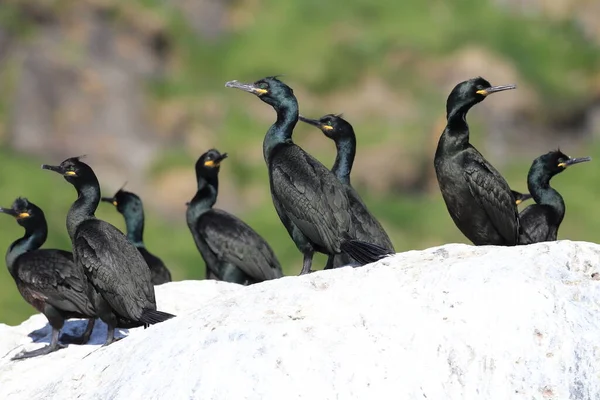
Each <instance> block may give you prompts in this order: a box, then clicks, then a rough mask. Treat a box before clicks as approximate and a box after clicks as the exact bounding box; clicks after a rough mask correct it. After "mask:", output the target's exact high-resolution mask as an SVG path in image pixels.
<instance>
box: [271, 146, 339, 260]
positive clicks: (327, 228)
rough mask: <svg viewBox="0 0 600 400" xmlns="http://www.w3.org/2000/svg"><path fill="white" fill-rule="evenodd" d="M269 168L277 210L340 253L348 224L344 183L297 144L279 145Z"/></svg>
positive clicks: (317, 240) (315, 241) (329, 248)
mask: <svg viewBox="0 0 600 400" xmlns="http://www.w3.org/2000/svg"><path fill="white" fill-rule="evenodd" d="M270 167H271V168H270V169H271V171H270V172H271V181H272V187H271V190H272V194H273V197H275V198H276V200H277V201H279V203H280V207H281V209H278V212H280V211H283V212H285V213H286V215H287V217H288V218H289V219H290V221H291V222H293V223H294V224H295V225H296V226H297V227H298V229H300V231H301V232H302V233H303V234H304V235H305V236H306V237H307V238H308V239H309V240H310V241H312V242H313V243H315V244H317V245H318V246H321V247H323V248H325V249H327V250H330V251H333V252H339V251H340V241H341V240H340V239H342V238H344V236H345V235H346V234H347V233H348V230H349V228H350V224H351V221H350V213H349V211H348V207H349V203H348V197H347V196H346V190H345V188H344V186H342V184H341V183H340V182H339V181H338V179H337V178H336V177H335V175H333V174H332V173H331V171H329V170H328V169H327V168H326V167H325V166H324V165H323V164H321V163H320V162H319V161H317V160H316V159H314V158H313V157H311V156H310V155H309V154H307V153H306V152H305V151H304V150H302V149H301V148H300V147H298V146H296V145H286V146H281V147H280V149H279V151H277V152H276V153H275V154H274V156H273V158H272V160H271V165H270ZM274 200H275V199H274ZM276 208H279V207H276Z"/></svg>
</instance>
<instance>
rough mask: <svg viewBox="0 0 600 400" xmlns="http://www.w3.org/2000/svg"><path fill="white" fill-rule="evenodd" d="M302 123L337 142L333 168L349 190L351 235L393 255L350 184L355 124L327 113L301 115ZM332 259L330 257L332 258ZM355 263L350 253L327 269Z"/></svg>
mask: <svg viewBox="0 0 600 400" xmlns="http://www.w3.org/2000/svg"><path fill="white" fill-rule="evenodd" d="M298 118H299V119H300V121H302V122H306V123H307V124H310V125H313V126H316V127H317V128H319V129H320V130H321V132H323V134H324V135H325V136H327V137H328V138H329V139H331V140H333V141H334V142H335V147H336V150H337V155H336V157H335V162H334V163H333V167H332V168H331V172H333V174H334V175H335V176H336V177H337V178H338V180H339V181H340V182H341V183H342V184H343V185H344V187H345V188H346V195H347V196H348V200H349V202H350V211H351V218H352V228H351V231H350V233H351V234H352V235H353V236H355V237H356V238H357V239H358V240H362V241H364V242H367V243H373V244H376V245H379V246H381V247H383V248H385V249H388V250H389V251H390V252H395V251H396V250H395V249H394V245H393V244H392V241H391V240H390V238H389V236H388V234H387V233H386V232H385V230H384V229H383V227H382V226H381V224H380V223H379V221H377V219H376V218H375V217H374V216H373V215H372V214H371V213H370V212H369V210H368V209H367V206H366V205H365V203H364V202H363V201H362V199H361V198H360V196H359V195H358V193H357V192H356V190H354V188H353V187H352V184H351V183H350V172H351V171H352V165H353V163H354V156H355V155H356V135H355V134H354V128H352V125H350V123H349V122H348V121H346V120H345V119H343V118H342V117H341V115H334V114H327V115H324V116H322V117H321V118H319V119H318V120H316V119H310V118H306V117H303V116H302V115H299V116H298ZM329 260H331V258H330V259H329ZM350 264H356V260H353V259H352V258H351V257H350V256H348V255H347V254H344V253H342V254H340V255H337V256H335V257H334V260H333V266H332V265H327V266H326V267H325V269H329V268H338V267H341V266H344V265H350Z"/></svg>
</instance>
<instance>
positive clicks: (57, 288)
mask: <svg viewBox="0 0 600 400" xmlns="http://www.w3.org/2000/svg"><path fill="white" fill-rule="evenodd" d="M16 271H17V274H16V275H17V278H18V279H19V281H20V282H21V284H23V285H24V286H25V287H26V289H27V292H28V293H29V295H31V296H33V297H35V298H36V299H37V300H42V301H44V302H46V303H48V304H50V305H52V306H54V307H56V308H57V309H59V310H62V311H69V312H73V313H79V314H82V315H87V316H94V315H95V311H94V307H93V305H92V303H91V302H90V300H89V299H88V293H87V291H88V286H87V285H88V283H87V279H86V277H85V275H84V273H83V270H82V269H81V267H77V266H76V265H75V263H74V262H73V255H72V254H71V253H70V252H68V251H63V250H54V249H42V250H35V251H30V252H27V253H25V254H23V255H21V256H20V257H19V258H18V259H17V265H16Z"/></svg>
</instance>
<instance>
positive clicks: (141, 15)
mask: <svg viewBox="0 0 600 400" xmlns="http://www.w3.org/2000/svg"><path fill="white" fill-rule="evenodd" d="M539 3H540V2H537V1H533V0H532V1H522V0H518V1H517V0H502V1H501V0H498V1H492V0H458V1H454V2H448V1H442V0H439V1H438V0H427V1H423V0H405V1H401V2H400V1H391V0H384V1H378V2H375V1H371V0H329V1H327V2H324V1H322V0H321V1H317V0H302V1H297V2H292V1H289V2H285V1H275V0H263V1H261V0H231V1H224V0H222V1H219V0H197V1H189V0H130V1H128V2H119V1H116V0H77V1H75V0H38V1H33V0H8V1H6V2H3V5H2V7H0V88H1V90H0V169H1V171H2V173H1V178H0V189H1V190H0V193H1V198H0V202H1V204H0V205H2V206H9V205H10V204H11V203H12V201H13V200H14V198H15V197H17V196H25V197H28V198H29V199H30V200H31V201H33V202H34V203H36V204H38V205H39V206H40V207H42V208H43V209H44V211H45V213H46V216H47V218H48V220H49V225H50V235H49V239H48V242H47V244H46V247H58V248H63V249H68V248H69V247H70V242H69V239H68V236H67V234H66V231H65V216H66V212H67V210H68V208H69V206H70V204H71V203H72V201H73V200H74V199H75V191H74V189H73V188H72V187H71V186H70V185H69V184H67V183H66V182H64V180H63V179H62V178H60V177H59V176H56V175H55V174H51V173H49V172H47V171H42V170H41V169H40V164H41V163H55V164H56V163H59V162H60V161H62V160H63V159H64V158H66V157H69V156H74V155H80V154H87V159H86V162H88V163H89V164H90V165H92V167H94V169H95V170H96V172H97V175H98V176H99V178H100V180H101V182H102V185H103V194H104V195H111V194H112V193H113V192H114V191H116V190H117V189H118V188H119V187H120V186H121V185H122V184H123V183H124V182H125V181H127V182H128V183H127V186H126V188H127V189H128V190H131V191H134V192H136V193H138V194H139V195H140V196H141V197H142V198H143V200H144V203H145V208H146V230H145V241H146V244H147V247H148V249H149V250H150V251H152V252H153V253H155V254H156V255H158V256H159V257H161V258H162V259H163V260H164V261H165V263H166V264H167V266H168V267H169V268H170V269H171V271H172V274H173V277H174V279H175V280H183V279H202V278H203V277H204V270H205V269H204V262H203V261H202V259H201V257H200V255H199V253H198V252H197V250H196V248H195V245H194V243H193V240H192V238H191V235H190V234H189V231H188V228H187V226H186V224H185V206H184V204H185V202H186V201H188V200H189V199H191V197H192V196H193V194H194V192H195V179H194V171H193V165H194V162H195V160H196V159H197V157H198V156H199V155H200V154H202V153H203V152H204V151H206V150H208V149H209V148H211V147H215V148H217V149H219V150H220V151H222V152H228V153H229V156H230V157H229V158H228V159H227V160H226V161H225V162H224V163H223V165H222V168H221V192H220V197H219V201H218V203H217V206H218V207H220V208H223V209H226V210H228V211H230V212H232V213H234V214H236V215H238V216H239V217H241V218H242V219H244V220H245V221H246V222H247V223H249V224H250V225H251V226H253V227H254V228H255V229H256V230H257V231H258V232H259V233H260V234H261V235H263V236H264V237H265V238H266V239H267V240H268V241H269V243H270V244H271V245H272V247H273V248H274V250H275V253H276V254H277V256H278V258H279V260H280V261H281V263H282V265H283V266H284V270H285V273H286V274H297V273H298V272H299V270H300V268H301V255H300V253H299V252H298V251H297V249H296V248H295V246H294V245H293V242H292V241H291V239H290V238H289V236H288V235H287V232H286V231H285V229H284V228H283V226H282V225H281V223H280V221H279V219H278V217H277V216H276V214H275V211H274V209H273V206H272V203H271V198H270V194H269V189H268V180H267V171H266V167H265V165H264V161H263V159H262V147H261V143H262V138H263V135H264V133H265V132H266V130H267V129H268V127H269V125H270V124H271V123H272V122H273V121H274V118H275V114H274V112H273V110H272V109H271V108H270V107H269V106H267V105H266V104H264V103H262V102H260V101H259V100H258V99H256V98H255V97H254V96H250V95H248V94H244V93H242V92H240V91H234V90H231V89H225V88H224V83H225V82H226V81H228V80H231V79H238V80H242V81H254V80H256V79H259V78H262V77H264V76H267V75H275V74H284V76H283V77H282V79H283V80H284V81H285V82H286V83H288V84H289V85H290V86H292V87H293V88H294V91H295V94H296V96H297V97H298V100H299V104H300V109H301V113H303V114H304V115H307V116H310V117H315V118H316V117H319V116H321V115H323V114H326V113H338V112H344V116H345V118H346V119H348V120H349V121H350V122H351V123H352V124H353V125H354V128H355V131H356V134H357V139H358V144H359V147H358V153H357V159H356V162H355V166H354V170H353V174H352V179H353V183H354V186H355V187H356V188H357V189H358V191H359V192H360V194H361V195H362V196H363V199H364V200H365V201H366V202H367V204H368V205H369V208H370V209H371V211H372V212H373V213H374V214H375V215H376V216H377V217H378V218H379V219H380V220H381V221H382V223H383V224H384V226H385V228H386V229H387V230H388V232H389V233H390V235H391V236H392V239H393V241H394V243H395V246H396V249H397V250H398V251H406V250H411V249H423V248H427V247H430V246H436V245H441V244H444V243H451V242H463V243H467V241H466V239H465V238H464V237H463V236H462V234H461V233H460V232H459V231H458V229H457V228H455V226H454V224H453V223H452V221H451V219H450V217H449V216H448V214H447V212H446V209H445V206H444V203H443V201H442V198H441V195H440V194H439V191H438V189H437V182H436V180H435V174H434V172H433V166H432V159H433V154H434V151H435V146H436V144H437V140H438V138H439V135H440V133H441V131H442V129H443V126H444V122H445V120H444V117H445V101H446V97H447V95H448V93H449V92H450V90H451V89H452V88H453V87H454V85H455V84H456V83H458V82H460V81H462V80H465V79H468V78H471V77H474V76H479V75H481V76H483V77H485V78H486V79H488V80H490V81H491V83H492V84H507V83H516V84H517V85H518V87H519V88H518V90H516V91H512V92H506V93H503V94H499V95H497V96H493V97H491V98H489V99H488V100H486V102H484V103H482V104H481V105H478V106H477V107H475V108H474V109H473V110H472V112H471V114H470V115H469V123H470V126H471V132H472V142H473V143H474V144H475V145H476V146H477V147H478V148H479V149H480V150H481V151H482V153H484V155H485V156H486V157H487V158H488V160H490V162H492V163H493V164H494V165H495V166H496V167H497V168H499V169H500V171H501V172H502V173H503V174H504V175H505V177H506V178H507V180H508V181H509V183H510V184H511V186H512V187H513V188H514V189H516V190H521V191H524V190H526V176H527V170H528V168H529V166H530V165H531V161H532V160H533V159H534V158H535V157H537V156H539V155H541V154H543V153H545V152H547V151H549V150H552V149H555V148H557V147H558V146H560V147H561V150H563V151H564V152H566V153H567V154H569V155H571V156H583V155H591V156H592V157H598V156H600V145H599V143H598V140H596V137H597V136H598V134H600V68H599V67H600V62H599V61H600V52H599V44H600V30H599V28H598V27H597V23H595V21H597V20H598V18H600V15H598V10H597V8H596V9H595V8H594V2H591V1H585V0H582V1H575V0H573V1H569V0H561V1H559V0H556V1H548V2H542V3H543V4H539ZM294 139H295V140H296V142H297V143H299V144H300V145H301V146H302V147H304V148H305V149H306V150H307V151H309V152H310V153H311V154H313V155H315V156H316V157H317V158H318V159H320V160H321V161H322V162H323V163H324V164H325V165H327V166H330V165H332V163H333V159H334V156H335V148H334V146H333V143H332V142H330V141H329V140H328V139H327V138H325V137H324V136H323V135H322V134H321V133H320V131H317V130H315V129H314V128H311V127H308V126H305V125H302V124H300V125H298V126H297V128H296V131H295V136H294ZM596 162H597V161H594V162H592V163H590V164H582V165H581V166H577V167H575V168H573V169H572V170H569V171H567V172H565V173H564V174H562V175H559V176H557V177H556V178H555V179H554V180H553V181H552V183H553V186H554V187H555V188H557V189H558V190H559V191H560V192H561V193H562V194H563V196H564V198H565V202H566V204H567V215H566V218H565V220H564V222H563V224H562V226H561V229H560V233H559V237H560V238H562V239H572V240H587V241H598V240H599V239H600V229H599V227H600V212H595V211H594V210H595V209H596V207H595V206H594V205H593V204H594V202H595V201H594V200H595V199H596V198H597V197H596V196H598V195H600V185H598V184H597V182H599V181H600V173H599V172H598V171H599V169H598V167H597V166H596ZM590 203H591V204H590ZM97 216H98V217H99V218H102V219H106V220H108V221H110V222H112V223H113V224H115V225H116V226H117V227H119V228H124V223H123V220H122V218H121V216H120V215H119V214H117V212H116V211H115V210H114V209H113V207H111V206H109V205H106V204H103V205H101V206H100V208H99V210H98V213H97ZM0 224H1V226H2V229H1V230H0V247H4V248H7V247H8V246H9V245H10V244H11V243H12V242H13V241H14V240H15V239H17V238H18V237H20V236H21V235H22V234H23V231H22V229H21V228H20V227H19V226H18V225H17V224H16V223H15V221H14V220H12V219H11V218H9V217H8V216H4V217H1V216H0ZM324 263H325V258H324V257H323V256H317V257H316V259H315V264H316V265H317V266H320V265H321V266H322V265H324ZM33 312H34V310H33V308H32V307H30V306H29V305H28V304H27V303H25V301H24V300H22V298H21V297H20V295H19V294H18V292H17V290H16V288H15V285H14V282H13V280H12V278H11V277H10V275H9V274H8V271H7V270H6V268H0V322H4V323H9V324H16V323H19V322H20V321H22V320H23V319H24V318H26V317H27V316H28V315H31V314H33Z"/></svg>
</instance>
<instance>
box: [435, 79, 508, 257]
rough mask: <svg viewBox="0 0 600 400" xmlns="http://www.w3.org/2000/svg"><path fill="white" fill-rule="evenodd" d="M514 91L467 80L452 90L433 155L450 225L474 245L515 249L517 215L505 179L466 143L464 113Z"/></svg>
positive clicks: (467, 139) (467, 129)
mask: <svg viewBox="0 0 600 400" xmlns="http://www.w3.org/2000/svg"><path fill="white" fill-rule="evenodd" d="M515 88H516V86H514V85H507V86H492V85H490V83H489V82H488V81H486V80H485V79H483V78H474V79H469V80H468V81H464V82H461V83H459V84H458V85H456V87H455V88H454V89H453V90H452V92H451V93H450V96H448V100H447V103H446V112H447V115H446V118H447V125H446V128H445V129H444V132H443V133H442V135H441V137H440V140H439V142H438V146H437V150H436V152H435V159H434V166H435V173H436V175H437V180H438V184H439V186H440V191H441V192H442V197H443V198H444V201H445V202H446V207H447V208H448V212H449V213H450V216H451V217H452V219H453V220H454V223H455V224H456V226H457V227H458V229H460V231H461V232H462V233H463V234H464V235H465V236H466V237H467V238H468V239H469V240H470V241H471V242H473V244H475V245H477V246H481V245H499V246H514V245H516V244H517V241H518V238H519V214H518V210H517V205H516V204H515V203H516V199H515V197H514V196H513V194H512V192H511V189H510V187H509V186H508V183H506V180H505V179H504V178H503V177H502V175H500V173H499V172H498V171H497V170H496V169H495V168H494V167H493V166H492V165H491V164H490V163H489V162H488V161H487V160H486V159H485V158H483V156H482V155H481V153H479V151H477V149H476V148H475V147H473V146H472V145H471V144H470V143H469V126H468V125H467V120H466V117H467V112H468V111H469V110H470V109H471V107H473V106H474V105H475V104H477V103H479V102H481V101H483V100H484V99H485V98H486V97H487V96H489V95H491V94H493V93H498V92H501V91H504V90H509V89H515Z"/></svg>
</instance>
